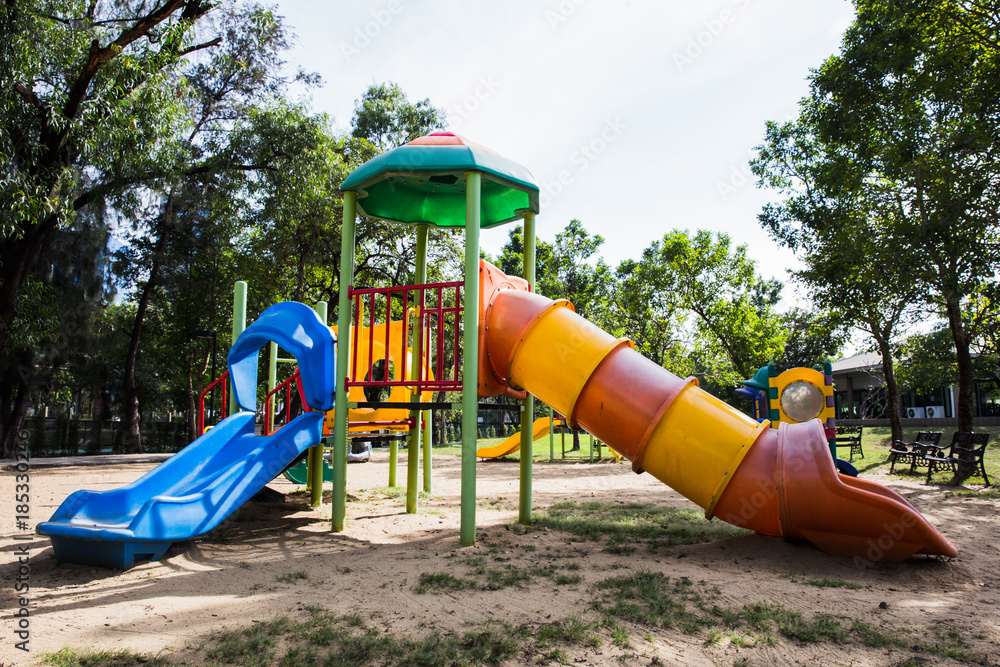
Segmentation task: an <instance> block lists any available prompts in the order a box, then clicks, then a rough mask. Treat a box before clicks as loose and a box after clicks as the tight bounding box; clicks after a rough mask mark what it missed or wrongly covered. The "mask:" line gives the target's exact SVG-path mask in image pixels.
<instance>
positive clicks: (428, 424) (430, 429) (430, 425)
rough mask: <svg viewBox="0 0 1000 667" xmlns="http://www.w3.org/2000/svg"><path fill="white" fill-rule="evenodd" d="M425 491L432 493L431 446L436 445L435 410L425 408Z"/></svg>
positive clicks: (423, 413)
mask: <svg viewBox="0 0 1000 667" xmlns="http://www.w3.org/2000/svg"><path fill="white" fill-rule="evenodd" d="M421 414H422V415H423V419H424V438H423V445H424V493H431V492H432V489H433V483H432V481H431V447H433V445H434V411H433V410H424V411H423V412H422V413H421Z"/></svg>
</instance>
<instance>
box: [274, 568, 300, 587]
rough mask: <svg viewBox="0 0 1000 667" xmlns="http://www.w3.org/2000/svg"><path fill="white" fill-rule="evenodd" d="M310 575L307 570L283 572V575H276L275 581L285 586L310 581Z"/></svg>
mask: <svg viewBox="0 0 1000 667" xmlns="http://www.w3.org/2000/svg"><path fill="white" fill-rule="evenodd" d="M308 578H309V573H308V572H306V571H305V570H296V571H295V572H283V573H281V574H276V575H274V579H275V581H280V582H282V583H285V584H294V583H295V582H296V581H298V580H300V579H308Z"/></svg>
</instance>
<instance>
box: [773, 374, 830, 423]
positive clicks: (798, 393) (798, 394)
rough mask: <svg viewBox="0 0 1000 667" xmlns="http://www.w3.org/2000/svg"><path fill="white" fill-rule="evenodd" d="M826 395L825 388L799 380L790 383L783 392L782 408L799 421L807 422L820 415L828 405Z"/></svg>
mask: <svg viewBox="0 0 1000 667" xmlns="http://www.w3.org/2000/svg"><path fill="white" fill-rule="evenodd" d="M825 404H826V397H825V396H824V395H823V390H822V389H820V388H819V387H817V386H816V385H814V384H812V383H811V382H805V381H803V380H799V381H797V382H792V383H790V384H789V385H788V386H787V387H785V389H784V391H782V392H781V409H782V411H784V413H785V414H786V415H788V416H789V417H790V418H791V419H793V420H795V421H797V422H805V421H809V420H810V419H814V418H815V417H817V416H819V413H820V412H822V411H823V408H824V407H826V406H825Z"/></svg>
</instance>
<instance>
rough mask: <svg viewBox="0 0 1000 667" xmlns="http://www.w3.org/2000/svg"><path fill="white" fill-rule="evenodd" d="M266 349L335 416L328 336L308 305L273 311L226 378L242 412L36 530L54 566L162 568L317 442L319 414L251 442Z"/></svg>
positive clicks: (68, 504) (238, 349) (255, 327)
mask: <svg viewBox="0 0 1000 667" xmlns="http://www.w3.org/2000/svg"><path fill="white" fill-rule="evenodd" d="M270 340H273V341H275V342H277V343H278V344H279V345H280V346H281V347H282V348H283V349H284V350H286V351H288V352H291V353H292V354H295V356H296V359H297V360H298V361H299V367H300V370H301V373H302V381H303V389H304V391H305V395H306V402H307V403H308V404H309V406H310V407H312V408H316V409H317V410H328V409H330V408H332V407H333V395H334V385H335V380H334V378H335V370H334V369H335V364H334V340H333V334H332V332H331V330H330V328H329V327H327V326H326V325H325V324H323V322H322V321H321V320H320V319H319V316H317V315H316V313H315V312H314V311H313V310H312V309H311V308H309V307H308V306H306V305H304V304H301V303H279V304H276V305H274V306H271V307H270V308H268V309H267V310H266V311H265V312H264V314H263V315H261V317H260V319H258V320H257V321H256V322H254V323H253V324H252V325H250V326H249V327H247V329H246V331H244V332H243V334H242V335H241V336H240V337H239V339H238V340H237V341H236V344H235V345H233V348H232V349H231V350H230V353H229V368H230V377H232V378H234V387H235V389H236V391H237V392H238V393H237V394H236V395H237V397H238V398H237V400H238V402H239V404H240V407H243V408H245V411H243V412H238V413H236V414H234V415H231V416H229V417H227V418H226V419H224V420H223V421H222V422H220V423H219V424H217V425H216V426H215V427H213V428H212V429H210V430H209V431H208V432H206V433H205V434H204V435H202V436H201V437H200V438H198V439H197V440H195V441H194V442H192V443H191V444H190V445H188V446H187V447H185V448H184V449H183V450H181V451H180V452H178V453H177V454H175V455H174V456H172V457H170V459H168V460H167V461H165V462H164V463H162V464H161V465H159V466H157V467H156V468H154V469H153V470H151V471H149V472H148V473H146V474H145V475H143V476H142V477H140V478H139V479H137V480H136V481H134V482H132V483H131V484H128V485H126V486H123V487H121V488H119V489H114V490H111V491H77V492H76V493H73V494H71V495H70V496H69V497H68V498H67V499H66V500H65V501H63V503H62V504H61V505H60V506H59V508H58V509H57V510H56V512H55V513H54V514H53V515H52V518H51V519H49V520H48V521H46V522H43V523H40V524H38V527H37V530H38V532H39V533H41V534H43V535H49V536H50V537H51V539H52V546H53V549H54V550H55V555H56V558H57V559H58V560H60V561H65V562H72V563H82V564H87V565H99V566H102V567H114V568H119V569H122V570H127V569H129V568H130V567H132V566H133V565H134V564H135V561H136V560H141V559H143V558H149V559H150V560H158V559H159V558H161V557H162V556H163V554H164V553H165V552H166V550H167V549H168V548H169V547H170V545H171V544H172V543H173V542H176V541H179V540H186V539H190V538H192V537H195V536H197V535H202V534H204V533H206V532H208V531H209V530H211V529H212V528H214V527H216V526H217V525H219V523H221V522H222V521H223V520H224V519H225V518H226V517H228V516H229V515H230V514H232V513H233V512H234V511H235V510H236V509H237V508H239V507H240V506H241V505H242V504H243V503H245V502H246V501H247V500H249V499H250V498H251V497H252V496H253V495H254V494H255V493H257V492H258V491H259V490H260V489H261V488H263V487H264V485H266V484H267V483H268V482H270V481H271V480H272V479H273V478H274V477H275V476H276V475H278V474H279V473H281V471H282V470H284V468H285V466H287V465H288V464H289V463H291V462H292V461H294V460H295V459H296V458H297V457H298V456H299V455H300V454H301V453H302V452H303V451H305V450H306V449H308V448H309V447H310V446H312V445H315V444H316V443H318V442H320V439H321V438H322V429H323V419H324V416H325V415H324V413H323V412H321V411H320V412H308V413H306V414H303V415H299V416H298V417H296V418H295V419H294V420H292V421H291V422H290V423H289V424H287V425H286V426H284V427H283V428H281V429H280V430H279V431H277V432H276V433H274V434H272V435H270V436H267V437H262V436H257V435H255V434H254V416H255V415H254V412H253V410H254V409H255V408H256V405H255V403H256V400H255V399H256V383H257V353H258V352H259V351H260V347H261V345H263V344H264V343H266V342H267V341H270ZM251 367H252V370H251ZM237 371H238V372H237ZM307 371H308V372H307Z"/></svg>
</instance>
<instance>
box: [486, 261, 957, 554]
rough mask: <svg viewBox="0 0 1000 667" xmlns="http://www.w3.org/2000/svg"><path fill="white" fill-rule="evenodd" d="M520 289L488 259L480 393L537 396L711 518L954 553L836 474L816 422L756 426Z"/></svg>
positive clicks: (898, 502) (866, 485)
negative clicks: (489, 262)
mask: <svg viewBox="0 0 1000 667" xmlns="http://www.w3.org/2000/svg"><path fill="white" fill-rule="evenodd" d="M526 287H527V285H526V284H524V283H523V281H521V280H519V279H516V278H510V277H508V276H506V275H504V274H503V273H502V272H501V271H500V270H499V269H497V268H496V267H493V266H492V265H490V264H488V263H486V262H482V263H481V267H480V320H481V327H480V335H481V344H480V351H479V352H480V360H481V364H480V372H479V375H480V377H479V386H480V395H483V396H488V395H496V394H499V393H505V394H507V395H511V396H520V395H523V392H524V391H527V392H530V393H531V394H533V395H535V396H537V397H538V398H540V399H541V400H543V401H545V402H546V403H548V404H549V405H550V406H552V407H553V408H554V409H556V410H558V411H559V412H561V413H563V414H565V415H567V417H568V420H569V423H570V424H571V425H573V426H581V427H583V428H585V429H586V430H587V431H589V432H590V433H593V434H594V436H595V437H597V438H599V439H601V440H603V441H604V442H607V443H608V445H610V446H611V447H612V448H614V449H615V450H616V451H618V452H619V453H620V454H621V455H622V456H624V457H625V458H627V459H629V460H630V461H632V468H633V469H634V470H635V471H636V472H644V471H645V472H649V473H650V474H652V475H653V476H654V477H656V478H657V479H659V480H660V481H662V482H664V483H665V484H667V485H668V486H670V487H671V488H673V489H675V490H677V491H678V492H680V493H681V494H683V495H684V496H685V497H687V498H689V499H690V500H692V501H693V502H695V503H696V504H698V505H699V506H701V507H703V508H704V509H705V514H706V516H707V517H709V518H711V517H713V516H714V517H718V518H720V519H722V520H723V521H727V522H728V523H731V524H734V525H736V526H741V527H744V528H748V529H750V530H754V531H756V532H758V533H762V534H764V535H772V536H775V537H783V538H784V539H786V540H808V541H809V542H812V543H813V544H815V545H816V546H817V547H819V548H820V549H822V550H823V551H826V552H828V553H831V554H836V555H838V556H848V557H858V558H862V559H865V560H869V561H880V562H898V561H901V560H904V559H905V558H907V557H909V556H910V555H912V554H916V553H923V554H940V555H945V556H955V555H957V553H958V552H957V550H956V549H955V547H954V546H952V544H951V543H950V542H948V540H946V539H945V538H944V537H943V536H942V535H941V534H940V533H939V532H938V531H937V530H936V529H935V528H934V527H933V526H931V525H930V524H929V523H928V522H927V520H926V519H924V518H923V517H922V516H921V515H920V513H919V512H917V510H916V509H914V508H913V506H912V505H910V504H909V503H908V502H907V501H906V500H905V499H904V498H903V497H902V496H900V495H898V494H896V493H894V492H893V491H890V490H889V489H886V488H884V487H882V486H880V485H878V484H875V483H874V482H869V481H866V480H861V479H857V478H852V477H846V476H843V475H840V474H839V473H837V471H836V469H835V467H834V465H833V460H832V458H831V457H830V451H829V448H828V446H827V442H826V439H825V436H824V433H823V427H822V425H821V424H820V422H819V421H818V420H814V421H812V422H808V423H804V424H781V425H780V428H779V429H778V430H774V429H771V428H769V423H768V422H764V423H762V424H758V423H757V422H756V421H754V420H753V419H751V418H750V417H748V416H746V415H744V414H743V413H742V412H740V411H738V410H736V409H735V408H733V407H731V406H729V405H727V404H726V403H723V402H722V401H720V400H718V399H717V398H715V397H713V396H712V395H710V394H708V393H706V392H704V391H702V390H701V389H700V388H698V383H697V380H695V379H694V378H689V379H687V380H682V379H681V378H679V377H677V376H676V375H674V374H673V373H671V372H670V371H667V370H666V369H664V368H661V367H660V366H657V365H656V364H654V363H653V362H652V361H649V360H648V359H646V358H645V357H643V356H642V355H640V354H639V353H637V352H636V351H635V350H634V349H633V348H632V344H631V342H630V341H628V340H626V339H615V338H614V337H612V336H610V335H609V334H607V333H605V332H604V331H602V330H601V329H599V328H598V327H596V326H594V325H593V324H591V323H590V322H588V321H587V320H585V319H583V318H582V317H580V316H579V315H577V314H576V313H575V312H573V306H572V304H570V303H569V302H568V301H565V300H560V301H552V300H551V299H547V298H545V297H543V296H539V295H537V294H531V293H529V292H527V291H525V290H526Z"/></svg>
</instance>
